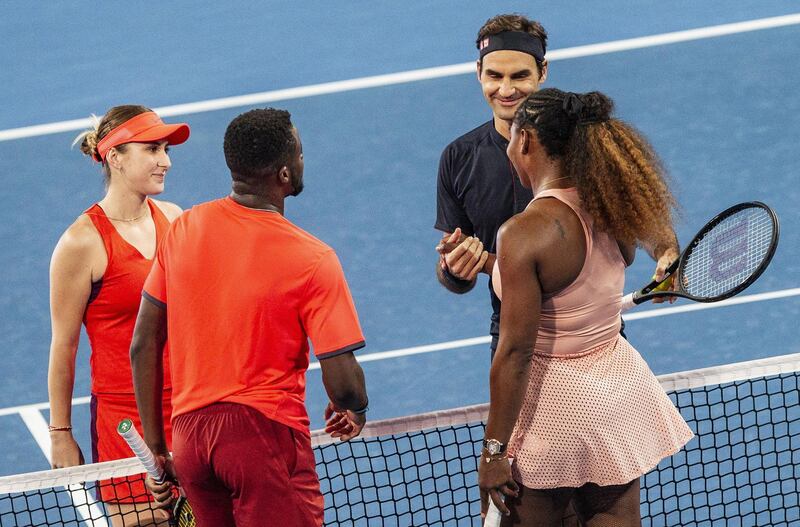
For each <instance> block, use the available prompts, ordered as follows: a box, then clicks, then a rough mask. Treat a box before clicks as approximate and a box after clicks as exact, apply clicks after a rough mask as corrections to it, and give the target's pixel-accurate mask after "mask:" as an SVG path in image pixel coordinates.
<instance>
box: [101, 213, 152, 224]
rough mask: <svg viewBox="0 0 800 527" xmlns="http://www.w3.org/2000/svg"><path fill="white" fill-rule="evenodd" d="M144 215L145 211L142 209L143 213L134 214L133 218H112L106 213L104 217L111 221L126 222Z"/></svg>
mask: <svg viewBox="0 0 800 527" xmlns="http://www.w3.org/2000/svg"><path fill="white" fill-rule="evenodd" d="M145 216H147V211H144V212H143V213H141V214H140V215H138V216H136V217H135V218H112V217H111V216H109V215H108V214H106V218H108V219H109V220H111V221H124V222H126V223H132V222H134V221H137V220H141V219H142V218H144V217H145Z"/></svg>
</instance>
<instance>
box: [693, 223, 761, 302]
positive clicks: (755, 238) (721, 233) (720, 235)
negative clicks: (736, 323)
mask: <svg viewBox="0 0 800 527" xmlns="http://www.w3.org/2000/svg"><path fill="white" fill-rule="evenodd" d="M774 230H775V225H774V223H773V220H772V216H771V215H770V214H769V213H768V212H767V211H766V210H764V209H762V208H747V209H744V210H741V211H739V212H737V213H735V214H733V215H731V216H729V217H728V218H725V219H724V220H723V221H722V222H720V223H719V224H717V225H715V226H714V227H713V228H712V229H711V230H710V231H708V232H707V233H706V235H705V236H703V237H702V238H701V239H700V241H699V242H698V243H697V246H696V247H695V248H694V249H693V250H692V252H691V254H690V255H689V257H688V258H687V260H686V264H685V265H684V267H683V268H682V269H681V275H680V277H681V286H682V288H683V289H684V290H685V291H686V292H687V293H689V294H691V295H693V296H695V297H698V298H713V297H717V296H721V295H725V294H727V293H729V292H731V291H733V290H734V289H737V288H738V287H740V286H741V285H742V284H743V283H745V282H747V280H748V279H749V278H750V277H751V276H752V275H753V273H755V272H756V271H758V269H759V268H760V267H761V266H762V264H763V263H764V261H765V260H767V259H768V258H769V256H770V249H771V247H772V241H773V238H774Z"/></svg>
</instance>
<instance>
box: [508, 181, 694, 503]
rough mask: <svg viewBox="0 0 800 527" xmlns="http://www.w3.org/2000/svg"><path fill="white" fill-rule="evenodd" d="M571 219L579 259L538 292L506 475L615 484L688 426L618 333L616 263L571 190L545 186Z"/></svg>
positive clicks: (677, 444) (536, 481)
mask: <svg viewBox="0 0 800 527" xmlns="http://www.w3.org/2000/svg"><path fill="white" fill-rule="evenodd" d="M543 198H555V199H558V200H559V201H561V202H563V203H565V204H566V205H568V206H569V207H570V208H571V209H572V210H573V211H574V212H575V214H576V215H577V216H578V218H579V219H580V220H581V224H582V225H583V229H584V233H585V235H586V259H585V261H584V265H583V268H582V270H581V273H580V274H579V275H578V277H577V278H576V279H575V281H574V282H573V283H572V284H570V285H569V286H568V287H566V288H565V289H563V290H562V291H559V292H558V293H556V294H554V295H551V296H547V297H545V298H543V299H542V314H541V321H540V327H539V332H538V335H537V339H536V345H535V347H534V355H533V359H532V361H531V370H530V380H529V382H528V389H527V392H526V394H525V399H524V401H523V404H522V408H521V410H520V414H519V418H518V420H517V423H516V425H515V428H514V431H513V433H512V436H511V440H510V442H509V454H510V456H511V457H512V458H513V465H512V471H513V475H514V479H515V480H516V481H518V482H520V483H521V484H522V485H524V486H526V487H528V488H532V489H549V488H557V487H580V486H582V485H584V484H585V483H590V482H591V483H595V484H598V485H622V484H625V483H628V482H630V481H632V480H634V479H636V478H639V477H640V476H642V475H643V474H645V473H647V472H649V471H650V470H652V469H653V468H655V466H656V465H657V464H658V463H659V461H661V460H662V459H663V458H665V457H668V456H670V455H672V454H674V453H675V452H677V451H678V450H680V449H681V447H683V445H685V444H686V443H687V442H688V441H689V440H690V439H691V438H692V437H693V435H694V434H693V433H692V431H691V430H690V429H689V427H688V426H687V425H686V422H685V421H684V420H683V418H682V417H681V415H680V414H679V413H678V411H677V410H676V409H675V406H674V405H673V404H672V401H670V399H669V397H667V395H666V393H665V392H664V390H663V389H662V388H661V385H660V384H659V383H658V380H657V379H656V377H655V375H653V373H652V371H650V368H649V367H648V366H647V364H646V363H645V362H644V360H643V359H642V357H641V356H640V355H639V353H638V352H637V351H636V350H635V349H634V348H633V347H632V346H631V345H630V344H628V342H627V341H626V340H625V339H624V338H623V337H621V336H620V335H619V329H620V302H621V299H622V290H623V286H624V279H625V276H624V272H625V262H624V260H623V258H622V255H621V253H620V251H619V247H618V246H617V243H616V241H615V240H614V239H612V238H611V237H610V236H609V235H607V234H605V233H603V232H595V231H593V229H592V221H591V217H590V216H589V215H588V214H586V213H585V212H584V211H583V210H582V208H581V205H580V199H579V198H578V193H577V191H576V190H575V189H553V190H548V191H544V192H541V193H539V194H537V196H536V198H535V199H543Z"/></svg>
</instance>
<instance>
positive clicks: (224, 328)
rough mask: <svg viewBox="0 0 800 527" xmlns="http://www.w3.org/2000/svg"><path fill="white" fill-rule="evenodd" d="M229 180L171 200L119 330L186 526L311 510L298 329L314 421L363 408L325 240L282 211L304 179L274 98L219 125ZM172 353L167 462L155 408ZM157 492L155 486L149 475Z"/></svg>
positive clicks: (334, 424)
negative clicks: (190, 201) (205, 198)
mask: <svg viewBox="0 0 800 527" xmlns="http://www.w3.org/2000/svg"><path fill="white" fill-rule="evenodd" d="M225 159H226V162H227V164H228V167H229V168H230V170H231V178H232V180H233V184H232V192H231V194H230V195H229V196H228V197H226V198H223V199H218V200H215V201H211V202H208V203H203V204H200V205H197V206H195V207H193V208H192V209H190V210H188V211H186V212H185V213H184V214H183V215H181V216H180V217H179V218H178V219H177V220H176V221H175V223H174V224H173V226H172V228H171V229H170V230H169V232H168V234H167V235H166V237H165V238H164V240H163V242H162V243H161V244H160V246H159V249H158V252H157V256H156V261H155V262H154V264H153V269H152V271H151V273H150V276H149V277H148V279H147V281H146V282H145V286H144V291H143V293H142V295H143V299H142V303H141V307H140V311H139V316H138V319H137V322H136V329H135V330H134V336H133V341H132V344H131V363H132V367H133V378H134V385H135V390H136V400H137V405H138V408H139V414H140V416H141V419H142V426H143V428H144V438H145V442H146V443H147V445H148V446H149V447H150V449H151V450H152V451H153V453H154V454H155V455H156V456H157V458H160V459H161V460H163V461H164V463H165V469H166V470H167V472H168V473H169V474H170V475H171V476H172V477H173V478H176V473H177V474H179V475H180V484H181V486H182V488H183V489H184V491H185V493H186V496H187V498H188V500H189V502H190V503H191V504H192V508H193V511H194V513H195V516H196V517H197V524H198V525H200V526H214V527H225V526H234V525H235V526H239V527H242V526H254V527H255V526H262V525H282V526H283V527H290V526H307V525H321V524H322V519H323V502H322V501H323V500H322V494H321V493H320V487H319V480H318V479H317V474H316V471H315V467H314V454H313V451H312V449H311V443H310V434H309V419H308V415H307V414H306V409H305V372H306V369H307V368H308V363H309V345H308V340H309V339H310V340H311V344H312V345H313V349H314V354H315V355H316V357H317V359H318V360H319V362H320V366H321V370H322V380H323V383H324V385H325V389H326V390H327V392H328V395H329V397H330V400H331V402H330V403H329V405H328V407H327V408H326V410H325V417H326V419H327V423H326V430H327V431H328V432H329V433H331V435H333V436H334V437H340V438H341V439H342V440H348V439H351V438H353V437H355V436H357V435H358V434H359V433H360V432H361V429H362V427H363V426H364V423H365V421H366V410H367V393H366V388H365V385H364V375H363V372H362V370H361V367H360V366H359V365H358V363H357V362H356V360H355V357H354V356H353V351H354V350H356V349H359V348H361V347H363V346H364V337H363V335H362V332H361V328H360V326H359V322H358V317H357V314H356V310H355V307H354V305H353V300H352V298H351V296H350V292H349V290H348V287H347V283H346V282H345V279H344V274H343V272H342V268H341V266H340V264H339V260H338V258H337V257H336V254H335V253H334V251H333V250H332V249H331V248H330V247H328V246H327V245H325V244H324V243H322V242H321V241H319V240H317V239H316V238H314V237H313V236H311V235H310V234H308V233H307V232H305V231H303V230H302V229H300V228H299V227H297V226H295V225H293V224H292V223H291V222H289V220H287V219H286V218H285V217H284V216H283V211H284V199H285V198H286V196H296V195H298V194H299V193H300V192H301V190H302V188H303V150H302V145H301V142H300V137H299V135H298V133H297V130H296V129H295V128H294V126H293V125H292V123H291V120H290V115H289V113H288V112H286V111H283V110H275V109H263V110H252V111H249V112H246V113H244V114H242V115H240V116H238V117H237V118H236V119H234V120H233V121H232V122H231V123H230V125H229V126H228V129H227V131H226V133H225ZM167 337H168V338H169V342H170V363H171V367H172V385H173V395H172V405H173V410H172V426H173V444H172V446H173V455H174V469H173V467H172V463H171V462H170V458H169V453H168V451H167V448H166V445H165V443H164V434H163V423H162V420H161V415H162V414H161V397H160V393H161V371H162V364H161V354H160V353H159V352H160V350H161V349H162V347H163V345H164V342H165V341H166V339H167ZM150 487H151V490H153V491H154V494H155V496H156V499H157V500H158V501H159V502H161V503H162V505H164V506H167V505H168V503H169V501H170V500H169V497H168V494H169V490H170V489H169V486H167V485H165V486H160V487H159V486H157V485H154V484H152V482H151V484H150Z"/></svg>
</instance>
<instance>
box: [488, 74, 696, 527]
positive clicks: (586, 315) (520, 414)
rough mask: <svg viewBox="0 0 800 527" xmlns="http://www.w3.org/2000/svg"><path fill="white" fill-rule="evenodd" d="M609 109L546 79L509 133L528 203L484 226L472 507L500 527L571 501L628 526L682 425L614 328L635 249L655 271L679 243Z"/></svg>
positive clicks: (648, 160) (652, 179) (549, 513)
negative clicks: (495, 335) (489, 312)
mask: <svg viewBox="0 0 800 527" xmlns="http://www.w3.org/2000/svg"><path fill="white" fill-rule="evenodd" d="M611 110H612V102H611V101H610V100H609V99H608V98H607V97H606V96H604V95H602V94H600V93H597V92H592V93H588V94H582V95H578V94H574V93H565V92H562V91H560V90H555V89H546V90H542V91H539V92H538V93H536V94H533V95H531V96H530V97H528V98H527V99H526V100H525V102H523V104H522V105H521V106H520V108H519V109H518V110H517V113H516V116H515V119H514V124H513V126H512V128H511V140H510V142H509V145H508V155H509V158H510V159H511V161H512V163H513V164H514V167H515V169H516V172H517V174H518V177H519V178H520V181H521V182H522V184H523V185H525V186H526V187H529V188H532V190H533V195H534V199H533V201H531V203H530V204H529V205H528V207H527V208H526V209H525V211H524V212H522V213H520V214H519V215H517V216H515V217H514V218H512V219H511V220H509V221H508V222H506V223H505V224H504V225H503V226H502V227H501V229H500V231H499V234H498V260H497V262H498V263H497V271H499V279H501V280H496V281H495V282H494V284H495V288H496V291H497V290H498V289H500V286H501V284H502V291H498V295H499V294H502V301H503V309H502V311H501V320H500V329H501V331H500V342H499V347H498V350H497V355H496V356H495V358H494V361H493V362H492V369H491V378H490V388H491V403H490V408H489V418H488V422H487V425H486V435H485V440H484V450H483V453H482V455H481V459H480V462H479V485H480V487H481V494H482V498H483V504H482V505H483V510H484V511H486V507H487V498H491V499H492V500H493V501H494V502H495V503H496V504H497V505H498V508H500V510H501V511H503V512H509V513H510V514H509V515H507V516H504V517H503V520H502V522H501V525H503V526H508V525H526V526H556V525H560V520H561V517H562V514H563V511H564V509H565V508H566V507H567V504H568V503H569V502H570V500H572V501H573V505H574V508H575V511H576V513H577V514H578V516H579V517H580V520H581V522H582V524H583V525H585V526H586V527H599V526H614V527H625V526H638V525H640V524H641V518H640V512H639V478H640V476H642V475H643V474H645V473H647V472H648V471H650V470H651V469H653V468H654V467H655V466H656V465H657V464H658V463H659V461H661V460H662V459H663V458H665V457H667V456H670V455H672V454H674V453H675V452H677V451H678V450H679V449H680V448H682V447H683V445H684V444H686V442H687V441H689V440H690V439H691V438H692V435H693V434H692V432H691V430H690V429H689V427H688V426H687V425H686V422H685V421H684V420H683V418H681V416H680V414H679V413H678V411H677V410H676V409H675V407H674V405H673V404H672V402H671V401H670V399H669V398H668V397H667V395H666V393H665V392H664V390H663V389H662V388H661V386H660V385H659V383H658V380H657V379H656V378H655V376H654V375H653V373H652V372H651V371H650V369H649V368H648V366H647V364H646V363H645V362H644V360H643V359H642V357H641V356H640V355H639V353H638V352H637V351H636V350H635V349H634V348H633V347H631V346H630V344H628V342H627V341H626V340H625V338H624V337H622V336H620V334H619V329H620V320H621V319H620V304H621V300H622V290H623V286H624V279H625V267H626V266H627V265H630V263H631V262H632V260H633V254H634V251H635V249H636V246H637V245H639V246H641V247H643V248H645V249H647V250H648V252H649V253H650V255H651V256H652V257H653V258H654V259H655V260H656V261H657V266H656V274H657V275H660V276H659V278H662V279H663V275H664V270H665V269H666V267H667V266H668V265H669V264H670V263H671V262H672V261H673V260H674V259H675V258H677V257H678V246H677V240H676V239H675V234H674V230H673V229H672V221H671V217H672V208H673V207H674V205H675V201H674V199H673V197H672V195H671V193H670V191H669V188H668V187H667V185H666V183H665V181H664V178H663V172H662V169H661V167H660V163H659V162H658V159H657V158H656V156H655V153H654V152H653V151H652V149H651V148H650V146H649V145H648V144H647V143H646V142H645V140H644V139H643V138H642V137H641V136H640V135H639V134H638V133H637V132H636V131H635V130H634V129H633V128H631V127H630V126H628V125H626V124H625V123H623V122H622V121H619V120H618V119H615V118H612V117H611V115H610V113H611ZM497 274H498V273H495V275H496V276H497ZM509 458H511V459H512V461H513V464H512V465H509V463H508V460H509ZM502 495H505V497H506V501H505V504H503V503H502V502H501V501H500V498H501V496H502Z"/></svg>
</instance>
